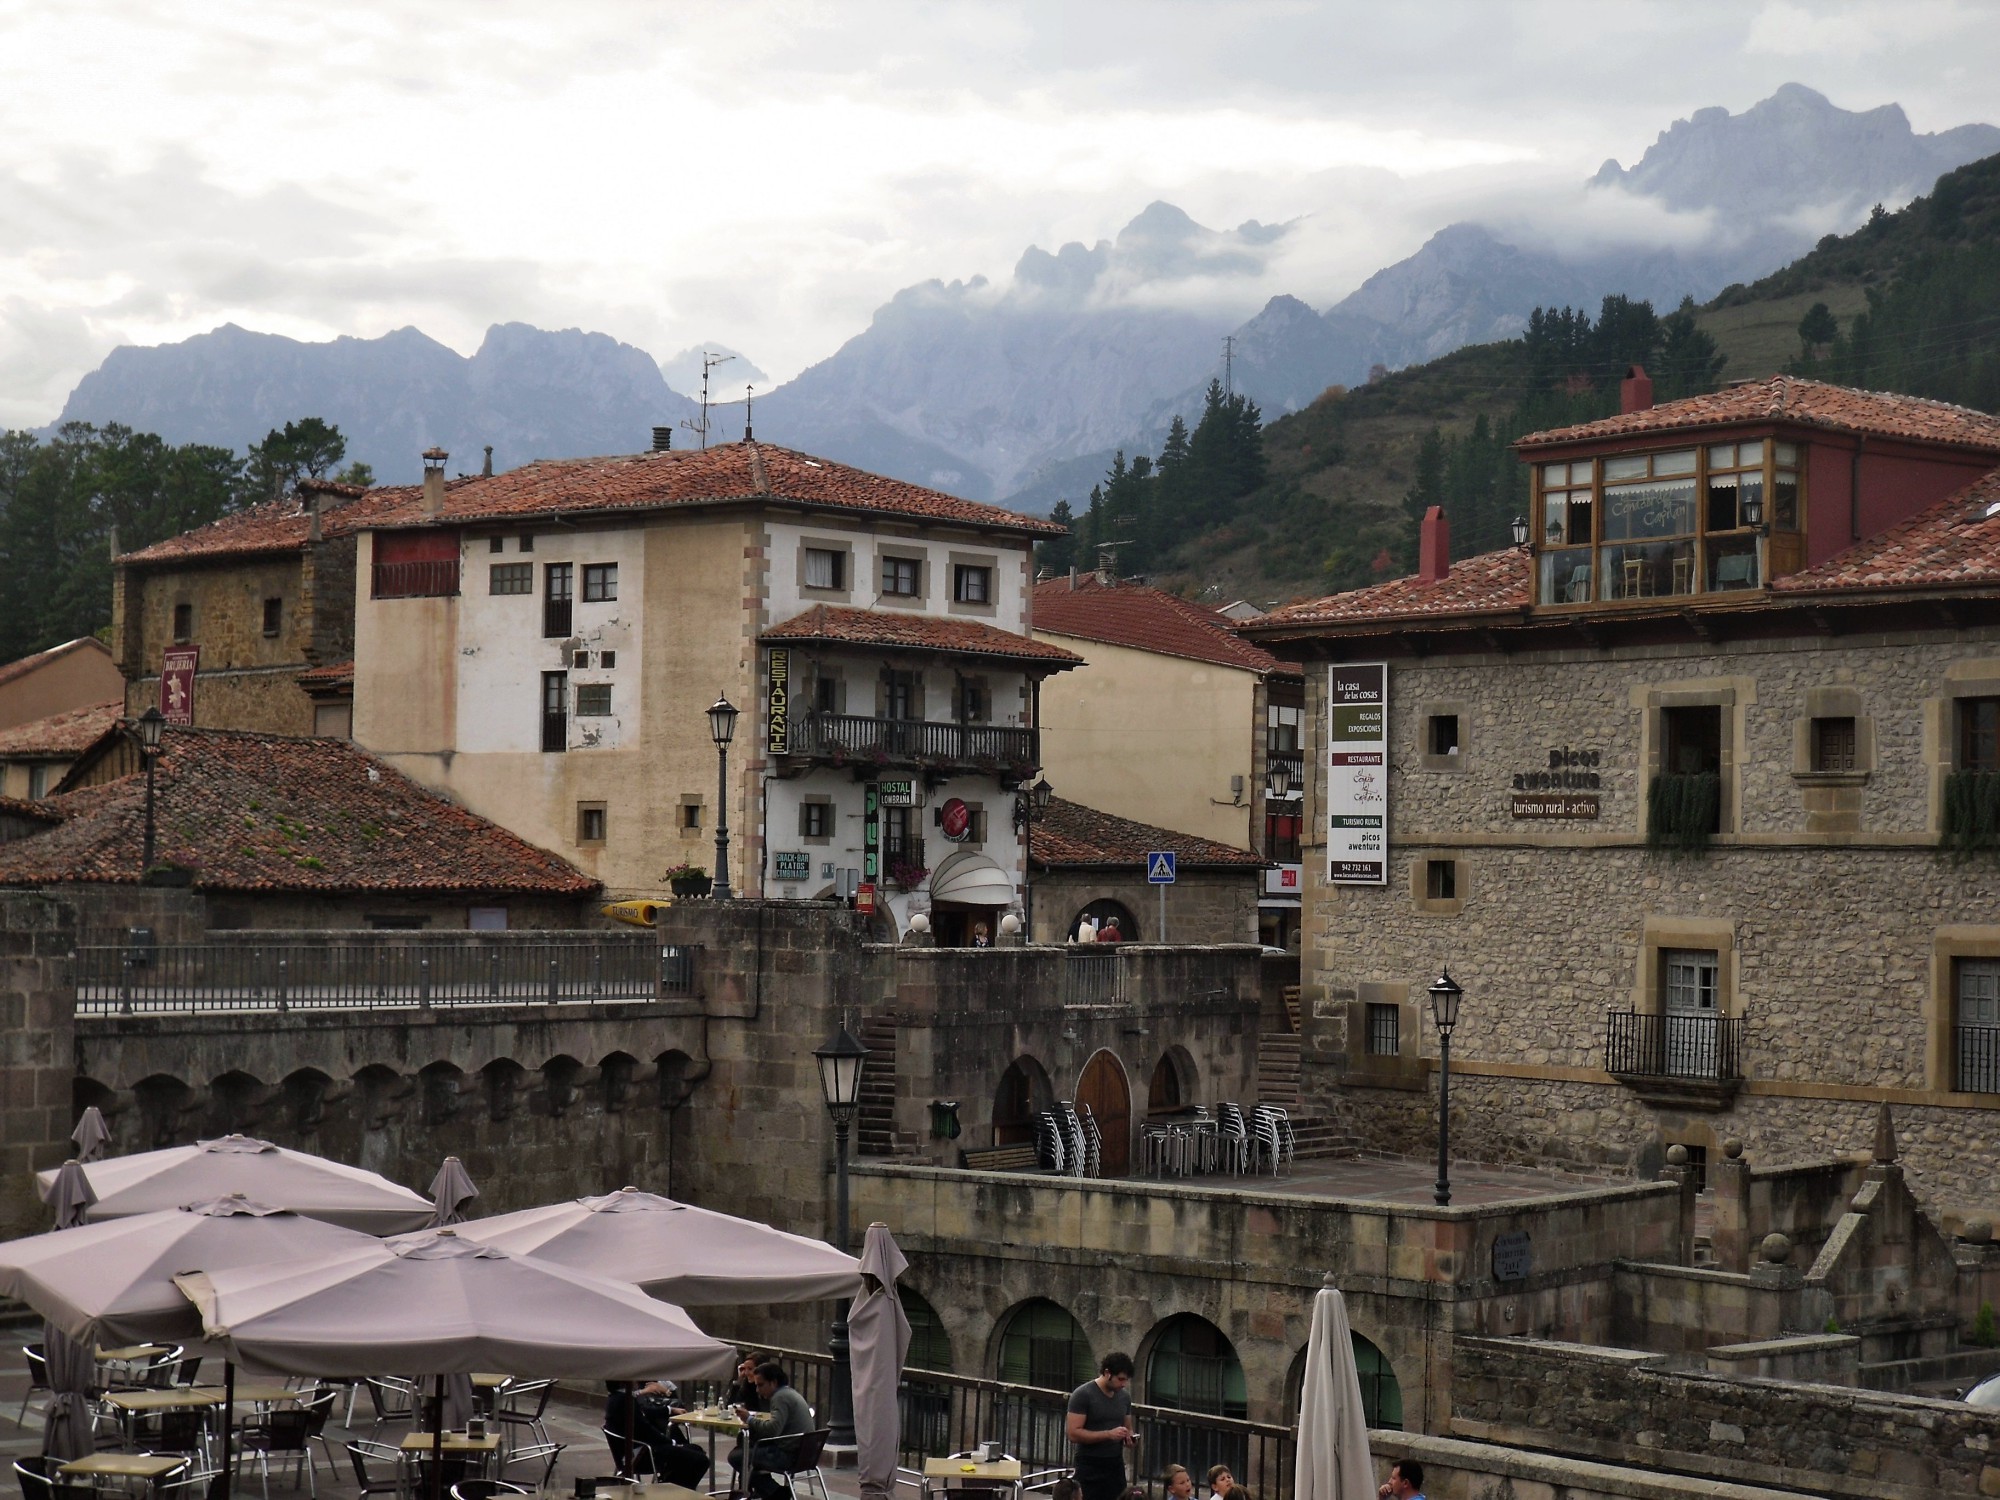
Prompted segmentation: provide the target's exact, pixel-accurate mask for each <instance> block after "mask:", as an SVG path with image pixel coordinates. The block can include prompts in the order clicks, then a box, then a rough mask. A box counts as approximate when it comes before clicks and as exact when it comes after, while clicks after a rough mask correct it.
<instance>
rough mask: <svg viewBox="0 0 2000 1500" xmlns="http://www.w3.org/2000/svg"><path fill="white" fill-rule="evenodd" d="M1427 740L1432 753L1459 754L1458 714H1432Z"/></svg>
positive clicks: (1428, 722)
mask: <svg viewBox="0 0 2000 1500" xmlns="http://www.w3.org/2000/svg"><path fill="white" fill-rule="evenodd" d="M1427 724H1428V731H1427V734H1426V736H1425V742H1426V744H1427V745H1428V747H1429V753H1430V754H1432V755H1456V754H1458V715H1457V714H1432V715H1431V716H1430V718H1429V720H1428V721H1427Z"/></svg>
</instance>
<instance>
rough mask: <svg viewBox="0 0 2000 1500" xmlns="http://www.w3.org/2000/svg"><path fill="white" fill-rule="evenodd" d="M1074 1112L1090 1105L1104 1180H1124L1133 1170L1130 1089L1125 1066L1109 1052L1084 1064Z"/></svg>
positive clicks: (1101, 1053) (1077, 1088) (1095, 1056)
mask: <svg viewBox="0 0 2000 1500" xmlns="http://www.w3.org/2000/svg"><path fill="white" fill-rule="evenodd" d="M1076 1103H1077V1112H1078V1113H1079V1114H1080V1113H1082V1110H1083V1106H1084V1105H1086V1104H1088V1105H1089V1106H1090V1112H1091V1114H1093V1115H1095V1116H1096V1117H1097V1129H1098V1133H1099V1134H1100V1135H1102V1136H1103V1137H1104V1147H1103V1160H1102V1164H1101V1167H1100V1170H1101V1171H1102V1173H1103V1175H1104V1176H1106V1177H1123V1176H1124V1175H1125V1174H1126V1173H1127V1172H1129V1171H1130V1170H1131V1167H1132V1089H1131V1085H1129V1084H1128V1083H1126V1081H1125V1066H1124V1064H1123V1063H1121V1062H1119V1061H1118V1059H1117V1058H1116V1057H1114V1056H1113V1055H1112V1054H1111V1053H1109V1052H1098V1053H1096V1054H1094V1055H1093V1056H1092V1057H1091V1059H1090V1061H1089V1062H1088V1063H1087V1064H1085V1065H1084V1069H1083V1077H1082V1079H1081V1080H1079V1081H1078V1083H1077V1086H1076Z"/></svg>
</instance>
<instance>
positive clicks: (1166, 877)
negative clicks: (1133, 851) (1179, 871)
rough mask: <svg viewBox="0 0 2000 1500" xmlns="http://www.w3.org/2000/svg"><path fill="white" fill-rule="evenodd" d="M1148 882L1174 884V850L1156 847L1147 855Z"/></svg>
mask: <svg viewBox="0 0 2000 1500" xmlns="http://www.w3.org/2000/svg"><path fill="white" fill-rule="evenodd" d="M1146 883H1147V884H1148V885H1172V884H1173V883H1174V851H1173V850H1171V849H1155V850H1154V851H1153V852H1152V853H1150V854H1148V855H1147V856H1146Z"/></svg>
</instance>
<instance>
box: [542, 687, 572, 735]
mask: <svg viewBox="0 0 2000 1500" xmlns="http://www.w3.org/2000/svg"><path fill="white" fill-rule="evenodd" d="M568 706H569V673H567V672H544V673H542V749H543V751H544V752H545V753H546V752H551V751H557V750H567V749H568V748H569V713H568Z"/></svg>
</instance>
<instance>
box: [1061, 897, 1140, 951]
mask: <svg viewBox="0 0 2000 1500" xmlns="http://www.w3.org/2000/svg"><path fill="white" fill-rule="evenodd" d="M1085 917H1088V918H1090V920H1091V921H1093V922H1095V923H1096V924H1097V925H1098V926H1099V927H1102V926H1103V925H1104V924H1105V923H1106V922H1108V921H1110V920H1111V919H1112V918H1113V917H1116V918H1117V919H1118V935H1119V936H1120V937H1122V938H1123V939H1125V941H1126V942H1128V943H1136V942H1138V941H1139V919H1138V918H1137V917H1135V916H1133V915H1132V908H1131V907H1129V906H1127V905H1126V904H1125V903H1124V902H1123V901H1113V900H1112V899H1111V898H1110V897H1108V896H1107V897H1105V898H1103V899H1102V900H1099V901H1093V902H1091V903H1090V905H1088V906H1086V907H1084V908H1083V910H1082V911H1080V912H1078V913H1077V914H1076V915H1075V916H1073V917H1071V918H1070V919H1069V935H1070V936H1071V937H1075V936H1076V930H1077V929H1078V928H1079V927H1081V926H1082V925H1083V919H1084V918H1085Z"/></svg>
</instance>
